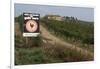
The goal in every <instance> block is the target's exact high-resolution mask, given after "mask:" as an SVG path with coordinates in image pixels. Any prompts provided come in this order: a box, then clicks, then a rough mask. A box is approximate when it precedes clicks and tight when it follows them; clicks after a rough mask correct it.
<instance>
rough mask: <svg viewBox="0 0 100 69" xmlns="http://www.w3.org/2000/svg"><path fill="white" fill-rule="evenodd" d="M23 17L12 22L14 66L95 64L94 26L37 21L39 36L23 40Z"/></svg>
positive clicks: (90, 23) (71, 22)
mask: <svg viewBox="0 0 100 69" xmlns="http://www.w3.org/2000/svg"><path fill="white" fill-rule="evenodd" d="M22 24H23V19H22V16H19V17H16V18H15V65H26V64H46V63H63V62H79V61H92V60H94V23H93V22H86V21H80V20H78V21H76V20H73V21H69V20H65V21H57V20H48V19H46V18H45V17H44V18H41V20H40V35H39V36H38V37H30V38H25V37H23V36H22Z"/></svg>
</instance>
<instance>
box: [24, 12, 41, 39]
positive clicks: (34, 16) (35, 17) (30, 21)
mask: <svg viewBox="0 0 100 69" xmlns="http://www.w3.org/2000/svg"><path fill="white" fill-rule="evenodd" d="M23 17H24V24H23V36H24V37H37V36H38V35H39V20H40V14H38V13H23Z"/></svg>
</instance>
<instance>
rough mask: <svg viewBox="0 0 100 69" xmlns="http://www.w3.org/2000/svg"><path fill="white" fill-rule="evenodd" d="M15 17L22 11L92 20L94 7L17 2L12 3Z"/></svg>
mask: <svg viewBox="0 0 100 69" xmlns="http://www.w3.org/2000/svg"><path fill="white" fill-rule="evenodd" d="M14 11H15V12H14V15H15V17H17V16H19V15H21V14H22V13H23V12H30V13H39V14H40V16H45V15H48V14H51V15H60V16H69V17H71V16H73V17H76V18H77V19H79V20H84V21H94V8H88V7H71V6H52V5H36V4H18V3H15V5H14Z"/></svg>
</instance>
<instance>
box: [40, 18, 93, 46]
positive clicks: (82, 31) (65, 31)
mask: <svg viewBox="0 0 100 69" xmlns="http://www.w3.org/2000/svg"><path fill="white" fill-rule="evenodd" d="M74 20H75V19H74ZM74 20H73V22H70V21H69V22H68V21H57V20H48V19H45V18H43V19H41V22H42V23H43V24H44V25H45V27H47V28H48V30H50V31H53V32H54V34H55V35H57V36H59V37H63V38H64V39H65V40H68V38H70V41H72V42H73V41H78V40H79V41H81V42H83V43H86V44H93V43H94V35H93V34H94V27H93V23H88V22H87V23H86V22H83V21H78V23H76V22H74ZM82 22H83V23H82Z"/></svg>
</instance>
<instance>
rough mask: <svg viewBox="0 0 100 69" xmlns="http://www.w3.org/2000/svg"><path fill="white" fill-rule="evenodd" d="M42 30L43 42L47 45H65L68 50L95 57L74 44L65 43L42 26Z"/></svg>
mask: <svg viewBox="0 0 100 69" xmlns="http://www.w3.org/2000/svg"><path fill="white" fill-rule="evenodd" d="M40 30H41V36H42V37H43V38H44V39H43V42H45V43H47V42H48V43H52V44H55V43H57V44H60V45H63V46H66V47H67V48H71V49H76V50H77V51H78V52H82V54H84V55H91V56H93V53H92V52H89V51H87V50H85V49H83V48H80V47H77V46H75V45H73V44H70V43H68V42H65V41H63V40H61V39H59V38H58V37H56V36H54V35H52V34H51V33H50V32H49V31H48V30H47V29H46V28H45V27H43V26H42V25H40Z"/></svg>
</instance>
